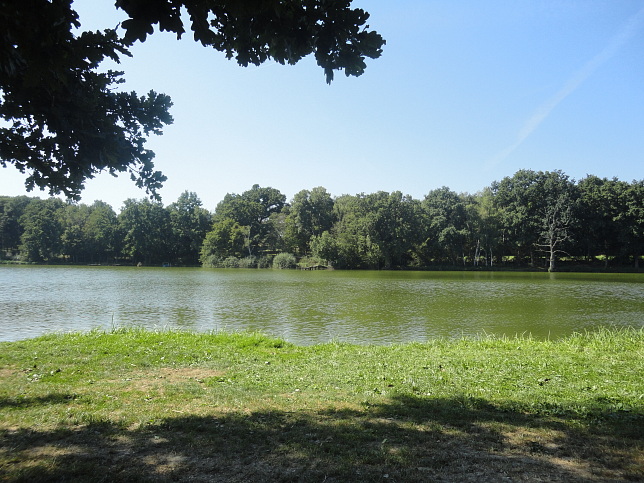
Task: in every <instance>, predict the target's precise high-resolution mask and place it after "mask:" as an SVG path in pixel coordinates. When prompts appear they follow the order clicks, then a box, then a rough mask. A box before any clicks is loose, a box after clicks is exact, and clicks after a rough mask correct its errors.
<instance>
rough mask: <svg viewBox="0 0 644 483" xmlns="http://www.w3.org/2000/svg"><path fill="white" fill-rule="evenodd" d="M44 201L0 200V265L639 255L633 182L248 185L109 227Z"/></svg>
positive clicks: (102, 208)
mask: <svg viewBox="0 0 644 483" xmlns="http://www.w3.org/2000/svg"><path fill="white" fill-rule="evenodd" d="M48 203H49V204H47V203H44V202H43V201H42V200H39V199H32V198H26V197H17V198H10V197H0V240H2V248H3V256H4V257H9V258H14V259H15V258H16V256H17V253H20V254H21V256H22V258H23V259H24V260H26V261H38V262H53V261H70V262H74V263H104V262H110V261H115V260H119V261H130V262H132V263H136V262H137V261H142V262H143V263H153V264H157V263H161V262H166V261H167V262H171V263H172V264H173V265H191V264H195V263H197V262H199V263H201V264H202V265H204V266H213V267H221V266H224V262H225V266H233V265H236V266H239V267H242V268H246V267H253V268H269V267H271V266H272V265H273V257H274V255H275V254H276V253H280V252H281V253H290V254H294V255H295V256H296V257H297V258H302V257H314V258H316V259H318V260H321V261H323V263H322V264H327V263H328V264H329V265H331V266H333V267H335V268H347V269H353V268H370V269H393V268H408V267H409V268H441V269H442V268H455V267H459V268H465V267H468V266H469V267H471V268H478V267H481V266H483V265H484V266H485V267H488V268H497V267H503V268H513V267H518V268H525V267H531V268H534V269H543V270H546V269H550V270H554V269H570V267H574V269H575V270H590V269H592V267H593V266H598V265H600V264H599V263H598V261H599V260H601V261H603V262H604V265H605V267H608V266H609V265H610V264H613V265H615V266H616V267H618V266H621V267H623V266H625V265H627V264H632V265H633V267H634V269H635V270H638V269H639V263H640V258H641V256H642V253H643V252H644V221H643V220H644V214H643V213H644V208H643V205H644V182H643V181H633V182H631V183H627V182H623V181H619V180H616V179H613V180H607V179H605V178H604V179H600V178H597V177H594V176H588V177H587V178H585V179H582V180H581V181H579V182H578V183H575V182H574V180H571V179H569V178H568V176H567V175H565V174H564V173H563V172H561V171H553V172H541V171H539V172H534V171H530V170H521V171H518V172H517V173H515V175H513V176H511V177H506V178H503V180H501V181H500V182H494V183H492V185H491V186H490V187H486V188H485V189H484V190H483V191H481V192H480V193H477V194H473V195H472V194H467V193H464V194H457V193H455V192H453V191H451V190H450V189H449V188H447V187H442V188H439V189H436V190H432V191H430V192H429V193H428V194H427V195H426V196H425V197H424V199H423V200H422V201H419V200H415V199H413V198H412V197H410V196H405V195H403V194H402V193H401V192H399V191H394V192H392V193H386V192H383V191H379V192H376V193H372V194H358V195H342V196H339V197H336V198H331V197H330V195H329V194H328V193H327V192H326V190H325V189H324V188H322V187H317V188H313V189H312V190H311V191H308V190H302V191H300V192H298V193H297V194H296V195H295V196H294V198H293V200H292V201H291V203H290V204H288V203H286V197H285V196H284V195H283V194H281V193H280V192H279V191H278V190H277V189H274V188H262V187H260V186H259V185H254V186H253V187H252V188H251V189H250V190H248V191H245V192H243V193H242V194H241V195H237V194H227V195H226V196H225V197H224V199H223V200H222V201H221V202H220V203H219V204H218V205H217V208H216V212H215V213H214V214H211V213H210V212H208V211H207V210H206V209H204V208H202V207H201V201H200V200H199V198H198V197H197V195H196V194H195V193H191V192H187V191H186V192H184V193H183V194H182V195H181V196H180V197H179V199H178V200H177V201H176V202H175V203H172V204H171V205H169V206H168V207H167V208H164V207H163V206H162V205H161V204H160V203H153V202H151V201H149V200H143V201H136V200H127V201H126V202H125V203H124V206H123V208H122V210H121V213H120V214H119V215H118V217H117V216H116V214H115V213H114V211H113V210H112V209H111V207H109V206H108V205H106V204H105V203H102V202H96V203H94V204H93V205H91V206H86V205H82V204H81V205H74V204H63V203H62V202H59V201H50V202H48ZM52 203H53V204H52ZM32 205H33V206H32ZM40 210H44V211H45V213H44V214H43V215H42V216H41V215H39V214H38V212H39V211H40ZM26 213H27V214H28V216H25V214H26ZM211 223H212V224H211ZM16 240H18V241H16ZM18 245H19V246H18ZM197 254H198V255H199V256H198V258H197ZM124 257H125V259H124ZM226 260H228V261H226ZM566 265H567V267H566Z"/></svg>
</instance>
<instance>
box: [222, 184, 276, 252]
mask: <svg viewBox="0 0 644 483" xmlns="http://www.w3.org/2000/svg"><path fill="white" fill-rule="evenodd" d="M285 204H286V196H284V195H283V194H282V193H280V192H279V190H277V189H275V188H270V187H268V188H262V187H260V186H259V185H258V184H256V185H253V187H252V188H251V189H250V190H248V191H244V192H243V193H242V194H241V195H238V194H235V193H228V194H226V196H225V197H224V199H223V200H222V201H220V202H219V203H218V204H217V208H216V209H215V221H220V220H223V219H225V218H230V219H231V220H234V221H235V222H237V223H238V224H239V225H241V226H245V227H247V228H248V230H247V233H248V242H247V244H246V246H247V249H248V255H255V254H257V252H261V251H266V250H270V249H271V247H270V244H269V243H268V239H269V236H270V232H271V226H270V225H269V223H268V220H269V219H270V217H271V215H272V214H274V213H280V212H281V211H282V208H283V207H284V205H285Z"/></svg>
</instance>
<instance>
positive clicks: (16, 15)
mask: <svg viewBox="0 0 644 483" xmlns="http://www.w3.org/2000/svg"><path fill="white" fill-rule="evenodd" d="M116 7H117V8H119V9H122V10H124V11H125V12H126V13H127V14H128V16H129V18H128V19H127V20H125V21H124V22H123V23H122V28H123V29H124V35H123V36H121V33H120V30H117V29H114V28H108V29H106V30H104V31H102V32H99V31H95V32H80V33H78V34H77V33H76V31H77V29H79V28H80V27H81V22H80V21H79V18H78V15H77V13H76V12H75V11H74V10H73V9H72V0H61V1H54V2H52V1H48V0H24V1H13V2H3V4H2V9H0V25H2V29H1V32H0V52H2V62H1V63H0V91H1V92H2V102H0V119H2V120H3V121H6V122H4V123H3V124H2V125H1V127H0V140H1V141H2V142H0V165H2V166H6V165H8V164H13V165H14V166H15V167H16V168H17V169H18V170H19V171H20V172H21V173H27V174H28V176H27V180H26V186H27V188H28V189H30V190H31V189H33V188H34V187H40V188H43V189H45V188H47V189H49V191H50V193H51V194H56V193H64V194H65V195H66V196H68V197H70V198H72V199H76V200H78V199H79V198H80V192H81V190H82V189H83V185H84V183H85V180H87V179H89V178H92V177H94V175H95V174H97V173H99V172H101V171H107V172H109V173H111V174H116V173H119V172H128V173H129V174H130V177H131V178H132V180H133V181H134V182H135V183H136V185H137V186H138V187H140V188H145V190H146V193H148V194H149V195H150V196H151V197H153V198H155V199H159V196H158V190H159V188H160V187H161V186H162V183H163V182H164V181H165V179H166V177H165V176H164V175H163V174H162V173H161V172H159V171H155V170H154V164H153V162H152V161H153V158H154V153H153V152H152V151H150V150H148V149H146V148H145V142H146V140H147V137H148V136H149V135H150V134H152V133H154V134H161V132H162V128H163V127H164V126H165V125H168V124H170V123H172V117H171V116H170V114H169V109H170V107H171V106H172V102H171V100H170V97H169V96H167V95H165V94H158V93H156V92H154V91H153V90H150V91H149V93H148V94H147V95H145V96H139V95H137V93H136V92H129V93H128V92H122V91H120V90H119V88H118V86H119V85H120V84H122V83H123V82H124V80H123V79H122V75H123V73H122V72H115V71H112V70H106V69H105V68H103V67H102V65H101V64H102V63H103V61H104V60H106V59H108V60H112V61H115V62H117V63H118V62H119V60H120V58H121V57H123V56H131V54H130V48H131V47H132V45H133V44H134V43H135V41H144V40H145V39H146V37H147V35H148V34H151V33H152V32H153V31H154V26H155V25H158V26H159V28H160V30H166V31H172V32H175V33H176V34H177V36H178V37H180V36H181V35H182V34H183V33H184V32H185V28H184V19H187V18H190V25H189V28H190V29H191V30H192V31H193V35H194V39H195V40H196V41H199V42H200V43H201V44H203V45H204V46H210V47H213V48H214V49H216V50H218V51H221V52H224V53H225V54H226V56H227V57H228V58H232V57H235V58H236V60H237V62H238V63H239V64H240V65H244V66H246V65H248V64H255V65H259V64H261V63H263V62H264V61H266V60H267V59H274V60H276V61H277V62H279V63H281V64H284V63H288V64H294V63H296V62H298V61H299V60H301V59H302V58H303V57H305V56H307V55H309V54H314V55H315V58H316V60H317V63H318V65H320V66H321V67H322V68H323V69H324V72H325V75H326V79H327V82H330V81H331V79H333V74H334V71H336V70H344V71H345V73H346V75H354V76H358V75H360V74H362V73H363V72H364V69H365V67H366V64H365V61H364V59H365V57H370V58H377V57H379V56H380V54H381V52H382V46H383V45H384V43H385V41H384V40H383V39H382V37H381V36H380V35H379V34H378V33H377V32H375V31H369V30H367V29H368V26H366V25H365V23H366V21H367V19H368V18H369V14H368V13H366V12H365V11H363V10H361V9H351V8H350V1H348V0H347V1H341V2H336V1H334V2H326V1H323V0H313V1H311V2H305V3H302V2H300V1H295V0H289V1H286V2H284V1H281V0H280V1H278V0H271V1H265V2H242V3H240V2H235V1H230V0H228V1H223V2H210V3H208V2H203V1H201V0H176V1H175V0H173V1H172V2H150V1H148V0H127V1H125V0H124V1H118V2H116ZM182 14H183V16H182ZM108 27H111V26H108ZM193 248H194V247H193Z"/></svg>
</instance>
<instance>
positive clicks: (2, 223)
mask: <svg viewBox="0 0 644 483" xmlns="http://www.w3.org/2000/svg"><path fill="white" fill-rule="evenodd" d="M34 199H35V198H29V197H27V196H14V197H11V196H0V250H2V252H3V253H2V255H4V252H10V254H11V255H13V253H14V252H16V251H18V247H19V246H20V237H21V235H22V233H23V231H24V229H23V226H22V225H21V223H20V217H21V216H22V214H23V213H24V212H25V208H26V207H27V205H29V203H31V202H32V201H33V200H34Z"/></svg>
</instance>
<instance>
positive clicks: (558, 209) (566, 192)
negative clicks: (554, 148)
mask: <svg viewBox="0 0 644 483" xmlns="http://www.w3.org/2000/svg"><path fill="white" fill-rule="evenodd" d="M540 192H541V197H542V201H541V203H540V205H541V206H540V208H539V215H540V217H541V232H540V236H539V238H540V239H539V243H538V246H540V247H541V248H542V249H545V251H546V253H547V254H548V271H549V272H554V271H555V270H556V261H557V254H559V253H567V252H566V251H564V249H563V248H564V247H565V245H566V243H568V242H570V241H571V240H572V234H573V229H574V226H573V225H574V223H575V222H576V211H577V210H576V205H577V200H578V196H577V190H576V187H575V185H574V183H573V182H572V181H571V180H570V179H569V178H568V176H567V175H565V174H564V173H563V172H561V171H553V172H548V171H546V172H545V173H544V174H543V176H542V177H541V182H540Z"/></svg>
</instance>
